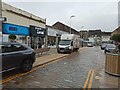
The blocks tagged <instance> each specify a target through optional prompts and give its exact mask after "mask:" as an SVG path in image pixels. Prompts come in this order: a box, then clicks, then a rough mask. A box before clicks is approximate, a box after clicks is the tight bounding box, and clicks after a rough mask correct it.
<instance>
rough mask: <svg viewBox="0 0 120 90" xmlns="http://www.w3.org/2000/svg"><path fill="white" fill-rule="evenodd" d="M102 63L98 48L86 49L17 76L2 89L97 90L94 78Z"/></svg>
mask: <svg viewBox="0 0 120 90" xmlns="http://www.w3.org/2000/svg"><path fill="white" fill-rule="evenodd" d="M104 61H105V55H104V52H103V51H101V50H100V47H87V48H85V49H83V50H81V51H79V52H74V53H72V54H71V55H69V56H67V57H65V58H62V59H59V60H57V61H55V62H53V63H51V64H48V65H45V66H44V67H41V68H38V69H37V70H35V71H33V72H31V73H28V74H26V75H24V76H18V77H17V78H16V79H13V80H10V81H9V82H7V83H4V84H3V88H83V87H84V88H88V87H92V88H97V87H98V84H99V83H98V80H97V79H96V77H98V76H99V70H101V69H103V68H104ZM8 73H11V72H8ZM8 73H7V74H8ZM12 74H13V73H12Z"/></svg>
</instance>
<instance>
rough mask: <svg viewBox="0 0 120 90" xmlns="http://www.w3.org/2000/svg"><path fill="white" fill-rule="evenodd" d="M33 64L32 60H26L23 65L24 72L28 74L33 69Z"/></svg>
mask: <svg viewBox="0 0 120 90" xmlns="http://www.w3.org/2000/svg"><path fill="white" fill-rule="evenodd" d="M32 66H33V63H32V60H25V61H24V62H23V63H22V72H28V71H30V70H31V69H32Z"/></svg>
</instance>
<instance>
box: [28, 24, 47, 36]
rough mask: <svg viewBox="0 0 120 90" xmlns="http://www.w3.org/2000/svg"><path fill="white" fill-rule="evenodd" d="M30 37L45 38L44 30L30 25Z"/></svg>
mask: <svg viewBox="0 0 120 90" xmlns="http://www.w3.org/2000/svg"><path fill="white" fill-rule="evenodd" d="M30 35H31V36H39V37H45V35H46V29H44V28H41V27H37V26H32V25H30Z"/></svg>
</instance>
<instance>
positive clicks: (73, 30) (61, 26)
mask: <svg viewBox="0 0 120 90" xmlns="http://www.w3.org/2000/svg"><path fill="white" fill-rule="evenodd" d="M52 26H53V27H56V28H57V29H60V30H63V31H66V32H70V27H69V26H67V25H65V24H63V23H61V22H59V21H58V22H56V23H55V24H53V25H52ZM71 32H72V33H74V34H79V32H78V31H76V30H75V29H73V28H71Z"/></svg>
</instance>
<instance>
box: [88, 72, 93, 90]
mask: <svg viewBox="0 0 120 90" xmlns="http://www.w3.org/2000/svg"><path fill="white" fill-rule="evenodd" d="M93 77H94V70H93V71H92V74H91V77H90V82H89V85H88V90H91V88H92V82H93Z"/></svg>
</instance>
